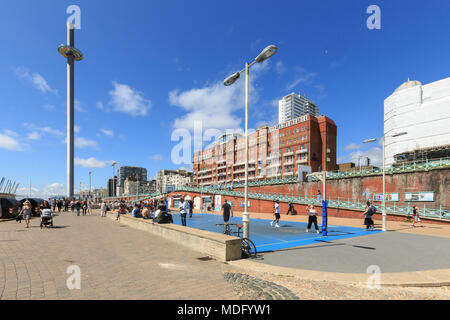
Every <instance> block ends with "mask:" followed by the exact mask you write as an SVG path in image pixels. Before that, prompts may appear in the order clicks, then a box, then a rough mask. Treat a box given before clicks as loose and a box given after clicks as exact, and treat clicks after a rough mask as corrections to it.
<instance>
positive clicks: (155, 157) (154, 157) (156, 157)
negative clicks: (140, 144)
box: [150, 154, 163, 161]
mask: <svg viewBox="0 0 450 320" xmlns="http://www.w3.org/2000/svg"><path fill="white" fill-rule="evenodd" d="M150 160H152V161H162V160H163V156H162V155H161V154H153V155H151V156H150Z"/></svg>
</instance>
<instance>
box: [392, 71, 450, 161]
mask: <svg viewBox="0 0 450 320" xmlns="http://www.w3.org/2000/svg"><path fill="white" fill-rule="evenodd" d="M400 132H407V134H406V135H401V136H398V137H391V136H392V135H394V134H396V133H400ZM384 134H385V135H386V138H385V152H386V165H387V166H390V165H392V164H393V163H394V162H395V158H394V156H395V155H399V154H402V153H408V152H409V153H411V152H414V153H415V152H416V151H417V150H427V149H430V148H440V147H442V148H447V147H449V145H450V77H449V78H445V79H442V80H439V81H435V82H432V83H429V84H426V85H422V84H421V83H420V82H419V81H413V80H408V81H407V82H405V83H403V84H402V85H401V86H399V87H398V88H397V89H396V90H395V91H394V93H392V94H391V95H390V96H389V97H387V98H386V99H385V100H384Z"/></svg>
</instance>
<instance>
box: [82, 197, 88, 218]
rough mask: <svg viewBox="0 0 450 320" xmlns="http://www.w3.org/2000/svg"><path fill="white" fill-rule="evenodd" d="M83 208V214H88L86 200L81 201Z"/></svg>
mask: <svg viewBox="0 0 450 320" xmlns="http://www.w3.org/2000/svg"><path fill="white" fill-rule="evenodd" d="M81 208H82V209H83V216H85V215H86V211H87V204H86V201H81Z"/></svg>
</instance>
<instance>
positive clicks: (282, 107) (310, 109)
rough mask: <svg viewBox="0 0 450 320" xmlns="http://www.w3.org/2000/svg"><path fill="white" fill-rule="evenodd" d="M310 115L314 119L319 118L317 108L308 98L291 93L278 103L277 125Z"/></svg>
mask: <svg viewBox="0 0 450 320" xmlns="http://www.w3.org/2000/svg"><path fill="white" fill-rule="evenodd" d="M307 114H311V115H313V116H315V117H318V116H319V108H318V107H317V106H316V105H315V104H314V102H312V101H311V100H309V99H308V98H306V97H304V96H302V95H300V94H297V93H291V94H288V95H287V96H285V97H283V98H282V99H281V100H279V101H278V123H284V122H286V121H289V120H292V119H295V118H298V117H301V116H304V115H307Z"/></svg>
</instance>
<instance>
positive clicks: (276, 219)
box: [270, 200, 280, 228]
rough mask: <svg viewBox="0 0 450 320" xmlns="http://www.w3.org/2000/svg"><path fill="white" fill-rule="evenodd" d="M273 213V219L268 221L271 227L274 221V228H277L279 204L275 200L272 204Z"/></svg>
mask: <svg viewBox="0 0 450 320" xmlns="http://www.w3.org/2000/svg"><path fill="white" fill-rule="evenodd" d="M273 215H274V219H273V221H272V222H271V223H270V226H272V227H273V224H274V223H275V222H276V223H275V227H276V228H279V227H280V226H279V225H278V222H280V204H279V201H278V200H277V201H275V204H274V213H273Z"/></svg>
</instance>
